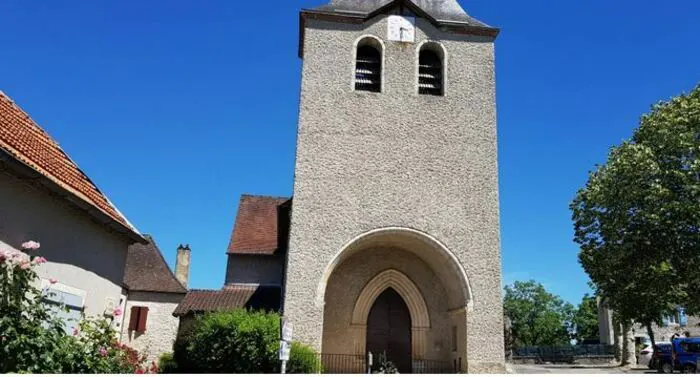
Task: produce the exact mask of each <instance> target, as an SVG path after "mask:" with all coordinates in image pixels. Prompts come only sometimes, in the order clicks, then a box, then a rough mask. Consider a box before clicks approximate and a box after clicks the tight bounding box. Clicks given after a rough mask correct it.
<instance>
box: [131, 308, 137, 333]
mask: <svg viewBox="0 0 700 377" xmlns="http://www.w3.org/2000/svg"><path fill="white" fill-rule="evenodd" d="M138 323H139V307H138V306H132V307H131V315H130V316H129V331H133V330H136V328H137V326H138Z"/></svg>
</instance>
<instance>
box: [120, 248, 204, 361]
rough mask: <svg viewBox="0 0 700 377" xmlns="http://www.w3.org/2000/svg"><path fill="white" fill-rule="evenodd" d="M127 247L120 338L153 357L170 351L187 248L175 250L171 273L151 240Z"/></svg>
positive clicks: (183, 285) (187, 260)
mask: <svg viewBox="0 0 700 377" xmlns="http://www.w3.org/2000/svg"><path fill="white" fill-rule="evenodd" d="M145 238H146V240H147V241H148V243H147V244H134V245H131V247H129V254H128V257H127V260H126V272H125V274H124V286H125V288H126V289H127V290H128V296H127V300H126V306H125V310H124V315H123V322H124V324H123V326H122V331H121V341H122V343H124V344H127V345H129V346H130V347H132V348H134V349H136V350H139V351H140V352H142V353H143V354H145V355H147V356H148V358H149V360H155V359H157V358H158V357H159V356H160V355H162V354H164V353H166V352H172V349H173V344H174V343H175V339H176V337H177V330H178V325H179V322H178V320H177V318H175V317H173V312H174V311H175V308H176V307H177V306H178V305H179V304H180V302H181V301H182V299H183V298H184V297H185V294H186V293H187V278H188V275H189V264H190V254H191V251H190V248H189V246H180V247H179V248H178V250H177V261H176V266H175V273H173V272H172V271H171V270H170V268H169V267H168V264H167V262H166V261H165V259H164V258H163V254H162V253H161V251H160V249H159V248H158V245H156V242H155V240H154V239H153V238H152V237H151V236H148V235H146V236H145Z"/></svg>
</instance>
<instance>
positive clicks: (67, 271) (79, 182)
mask: <svg viewBox="0 0 700 377" xmlns="http://www.w3.org/2000/svg"><path fill="white" fill-rule="evenodd" d="M29 240H33V241H38V242H40V244H41V248H40V249H39V251H38V254H40V255H41V256H43V257H45V258H46V259H48V263H45V264H43V265H41V266H40V267H39V269H38V273H39V276H40V278H41V281H40V282H38V283H39V284H41V286H42V288H47V289H49V290H50V291H52V292H53V293H55V296H53V297H55V299H56V300H59V301H61V302H63V303H64V304H66V305H67V306H68V309H69V312H68V313H60V315H62V316H64V317H65V320H66V331H71V327H74V326H75V325H76V323H77V321H78V320H79V318H80V317H81V315H82V314H86V315H88V316H97V317H107V318H110V317H111V316H112V313H113V311H114V309H115V308H117V307H123V305H124V303H125V301H126V289H125V288H124V287H123V285H122V280H123V277H124V268H125V264H126V257H127V250H128V248H129V246H130V245H132V244H134V243H141V242H146V241H145V239H144V238H143V237H142V236H141V235H140V234H139V232H138V231H137V230H136V229H135V228H134V226H133V225H131V224H130V223H129V221H128V220H127V219H126V217H125V216H124V215H123V214H122V213H120V212H119V210H118V209H117V208H116V206H114V204H112V203H111V202H110V201H109V199H108V198H107V196H106V195H105V194H104V193H103V192H101V191H100V190H99V189H98V188H97V186H96V185H95V183H93V182H92V181H91V180H90V178H89V177H88V176H87V175H86V174H85V173H84V172H82V171H81V170H80V168H79V167H78V165H77V164H76V163H75V162H74V161H73V160H72V159H71V158H70V157H69V156H68V154H67V153H66V152H65V151H64V150H63V149H62V148H61V147H60V146H59V145H58V143H57V142H56V141H55V140H54V139H53V138H52V137H51V136H50V135H49V134H48V133H47V132H46V131H45V130H43V129H42V128H41V127H40V126H39V125H38V124H37V123H36V122H34V121H33V120H32V118H31V117H30V116H29V115H28V114H27V113H26V112H24V111H23V110H22V109H21V108H20V107H19V106H18V105H17V104H16V103H14V101H13V100H12V99H11V98H10V97H8V96H7V95H5V94H4V93H2V92H0V247H2V248H5V249H10V250H15V251H19V250H20V249H21V245H22V243H24V242H26V241H29ZM50 279H56V280H58V282H57V283H55V284H51V283H50V282H49V280H50ZM116 326H117V330H118V331H120V330H121V329H120V328H119V326H120V325H119V323H118V322H117V325H116Z"/></svg>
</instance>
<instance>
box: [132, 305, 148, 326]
mask: <svg viewBox="0 0 700 377" xmlns="http://www.w3.org/2000/svg"><path fill="white" fill-rule="evenodd" d="M146 321H148V308H147V307H145V306H132V307H131V315H130V317H129V331H136V332H146Z"/></svg>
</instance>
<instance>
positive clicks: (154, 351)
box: [121, 292, 185, 360]
mask: <svg viewBox="0 0 700 377" xmlns="http://www.w3.org/2000/svg"><path fill="white" fill-rule="evenodd" d="M184 297H185V295H184V294H179V293H154V292H130V293H129V296H128V299H127V303H126V310H125V311H124V324H123V326H122V337H121V341H122V343H125V344H127V345H128V346H130V347H132V348H134V349H136V350H138V351H140V352H143V353H145V354H146V355H148V359H149V360H158V357H160V355H162V354H164V353H166V352H172V350H173V344H174V343H175V338H176V336H177V330H178V324H179V320H178V319H177V318H175V317H173V311H175V308H176V307H177V305H178V304H179V303H180V301H181V300H182V299H183V298H184ZM134 306H146V307H148V318H147V321H146V331H145V332H143V333H139V332H136V331H129V322H130V320H131V308H132V307H134Z"/></svg>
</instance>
